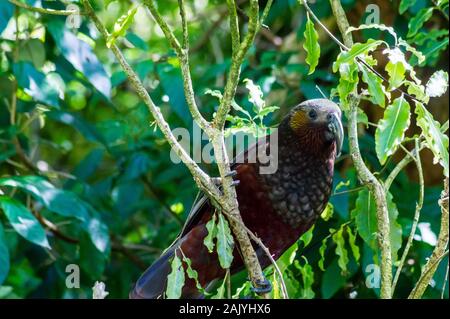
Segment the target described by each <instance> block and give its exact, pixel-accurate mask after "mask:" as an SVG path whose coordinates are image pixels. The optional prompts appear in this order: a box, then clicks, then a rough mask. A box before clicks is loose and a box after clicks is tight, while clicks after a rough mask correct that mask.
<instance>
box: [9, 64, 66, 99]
mask: <svg viewBox="0 0 450 319" xmlns="http://www.w3.org/2000/svg"><path fill="white" fill-rule="evenodd" d="M13 72H14V76H15V77H16V79H17V83H18V84H19V86H20V87H21V88H23V89H24V91H25V93H26V94H28V95H30V96H31V97H32V98H33V99H34V100H35V101H38V102H41V103H45V104H48V105H51V106H55V107H59V102H58V98H59V93H58V91H57V89H56V88H55V87H54V86H53V85H52V84H51V83H50V81H49V79H48V77H47V76H46V75H45V74H44V73H41V72H39V71H38V70H36V69H35V68H34V66H33V65H32V64H31V63H29V62H18V63H15V64H14V65H13Z"/></svg>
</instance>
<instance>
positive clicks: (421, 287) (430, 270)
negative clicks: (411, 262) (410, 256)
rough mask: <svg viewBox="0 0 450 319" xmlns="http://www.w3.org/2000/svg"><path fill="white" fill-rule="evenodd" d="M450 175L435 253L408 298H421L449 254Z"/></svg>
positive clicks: (446, 181)
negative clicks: (442, 261)
mask: <svg viewBox="0 0 450 319" xmlns="http://www.w3.org/2000/svg"><path fill="white" fill-rule="evenodd" d="M448 183H449V182H448V177H447V178H445V180H444V189H443V191H442V193H441V199H440V200H439V205H440V206H441V230H440V232H439V236H438V240H437V243H436V247H434V250H433V253H432V254H431V256H430V258H429V259H428V261H427V263H426V264H425V266H424V268H423V270H422V275H421V276H420V278H419V280H418V281H417V283H416V286H415V287H414V289H413V290H412V291H411V293H410V295H409V296H408V299H419V298H421V297H422V295H423V293H424V292H425V290H426V289H427V287H428V285H429V284H430V281H431V279H433V275H434V273H435V272H436V269H437V267H438V266H439V263H440V261H441V260H442V259H443V258H444V257H445V256H446V255H448V250H447V251H446V249H447V245H448V236H449V229H448V227H449V220H448Z"/></svg>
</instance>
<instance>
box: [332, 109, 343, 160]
mask: <svg viewBox="0 0 450 319" xmlns="http://www.w3.org/2000/svg"><path fill="white" fill-rule="evenodd" d="M328 129H329V130H330V132H331V133H332V134H333V136H334V139H335V141H336V157H338V156H340V155H341V150H342V143H343V142H344V128H343V127H342V122H341V119H340V118H339V116H338V115H337V114H336V113H332V114H331V118H330V120H329V122H328Z"/></svg>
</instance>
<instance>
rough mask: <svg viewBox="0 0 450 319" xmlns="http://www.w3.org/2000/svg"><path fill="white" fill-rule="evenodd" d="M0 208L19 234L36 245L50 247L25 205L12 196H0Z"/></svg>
mask: <svg viewBox="0 0 450 319" xmlns="http://www.w3.org/2000/svg"><path fill="white" fill-rule="evenodd" d="M0 208H2V209H3V211H4V212H5V215H6V218H7V219H8V220H9V222H10V223H11V226H12V227H13V228H14V230H15V231H16V232H17V233H18V234H19V235H21V236H22V237H23V238H25V239H26V240H29V241H30V242H32V243H34V244H36V245H39V246H41V247H44V248H48V249H51V247H50V245H49V243H48V240H47V236H46V235H45V230H44V228H43V227H42V226H41V224H39V221H38V220H37V219H36V217H34V216H33V214H31V212H30V211H29V210H28V209H27V208H26V207H25V206H23V205H22V204H21V203H20V202H18V201H17V200H15V199H13V198H9V197H6V196H0Z"/></svg>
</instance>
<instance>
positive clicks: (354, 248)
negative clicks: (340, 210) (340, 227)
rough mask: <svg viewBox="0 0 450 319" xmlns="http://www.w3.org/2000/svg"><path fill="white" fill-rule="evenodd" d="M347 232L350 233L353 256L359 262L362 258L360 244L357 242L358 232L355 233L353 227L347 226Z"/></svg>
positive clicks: (349, 238)
mask: <svg viewBox="0 0 450 319" xmlns="http://www.w3.org/2000/svg"><path fill="white" fill-rule="evenodd" d="M347 234H348V243H349V245H350V249H351V250H352V254H353V257H354V258H355V261H356V262H359V259H360V258H361V253H360V252H359V246H358V245H357V244H356V234H354V233H353V231H352V229H351V228H350V227H349V226H347Z"/></svg>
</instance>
